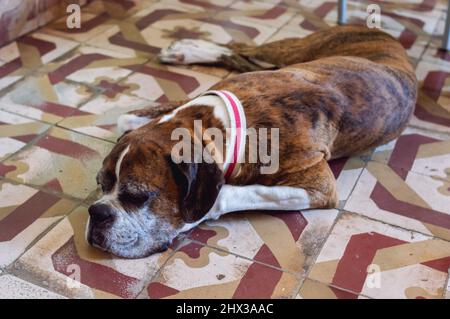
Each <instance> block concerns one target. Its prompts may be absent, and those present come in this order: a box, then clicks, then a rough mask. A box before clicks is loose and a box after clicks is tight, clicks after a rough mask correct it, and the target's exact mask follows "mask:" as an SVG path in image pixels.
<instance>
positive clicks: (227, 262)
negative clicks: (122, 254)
mask: <svg viewBox="0 0 450 319" xmlns="http://www.w3.org/2000/svg"><path fill="white" fill-rule="evenodd" d="M336 2H337V1H331V0H319V1H316V0H314V1H311V0H300V1H297V0H266V1H244V0H225V1H222V0H221V1H219V0H201V1H197V0H195V1H194V0H164V1H157V0H132V1H108V0H94V1H91V2H90V3H89V4H88V5H86V6H85V7H83V9H82V28H81V29H77V30H70V31H69V30H67V29H66V28H65V26H64V19H60V20H57V21H54V22H52V23H50V24H48V25H46V26H43V27H42V28H41V29H39V30H37V31H36V32H33V33H31V34H28V35H25V36H23V37H21V38H19V39H17V40H16V41H14V42H12V43H10V44H8V45H6V46H4V47H2V48H0V298H4V297H18V298H20V297H22V298H29V297H31V298H33V297H38V298H55V297H59V298H63V297H82V298H199V297H210V298H218V297H223V298H246V297H248V298H346V299H352V298H445V297H447V298H449V297H450V292H449V291H450V288H449V283H448V282H449V281H448V269H449V267H450V97H449V96H450V95H449V94H450V55H449V54H448V53H446V52H443V51H440V50H439V43H440V35H441V34H442V30H443V23H444V20H443V16H444V12H445V11H444V10H445V1H443V0H432V1H424V0H403V1H395V2H394V1H384V0H380V1H376V3H378V4H379V5H380V6H381V8H382V12H383V14H384V15H383V16H382V19H383V20H382V27H383V29H384V30H385V31H387V32H389V33H390V34H392V35H393V36H394V37H396V38H398V39H399V40H400V42H401V43H402V44H403V46H404V47H405V48H406V49H407V51H408V54H409V56H410V57H411V61H412V62H413V63H414V65H415V66H416V73H417V77H418V79H419V81H420V86H419V99H418V102H417V107H416V110H415V113H414V116H413V119H412V121H411V123H410V126H409V127H408V128H407V129H406V130H405V131H404V132H403V134H402V135H401V136H400V137H399V138H398V139H397V140H395V141H393V142H391V143H389V144H387V145H383V146H380V147H378V148H376V149H374V150H369V151H367V152H366V153H364V154H360V155H359V156H355V157H352V158H344V159H339V160H335V161H333V162H331V163H330V164H331V167H332V170H333V173H334V175H335V177H336V179H337V184H338V190H339V200H340V202H339V207H338V209H330V210H310V211H302V212H298V211H297V212H296V211H294V212H279V213H276V212H272V213H269V212H247V213H236V214H230V215H227V216H224V217H223V218H221V219H219V220H217V221H211V222H207V223H204V224H202V225H200V226H199V227H197V228H196V229H194V230H193V231H191V232H190V233H188V234H185V235H182V236H180V238H178V239H177V240H176V241H175V242H174V243H173V245H172V246H171V247H170V249H169V250H168V251H166V252H164V253H161V254H156V255H153V256H150V257H148V258H144V259H140V260H125V259H120V258H115V257H114V256H111V255H109V254H106V253H103V252H100V251H98V250H96V249H93V248H91V247H90V246H88V245H87V244H86V242H85V240H84V227H85V224H86V218H87V209H86V207H87V205H88V204H89V203H90V202H91V201H92V200H93V198H95V197H96V196H97V194H98V189H97V188H96V185H95V181H94V178H93V176H94V175H95V173H96V171H97V170H98V168H99V167H100V165H101V161H102V158H103V157H104V156H105V155H106V154H107V153H108V151H109V150H110V149H111V147H112V146H113V143H114V142H115V141H116V139H117V137H118V135H117V131H116V127H115V121H116V118H117V116H118V115H119V114H121V113H123V112H126V111H128V110H132V109H136V108H140V107H143V106H148V105H153V104H155V105H156V104H157V103H158V102H161V101H167V100H179V99H185V98H189V97H194V96H195V95H197V94H199V93H201V92H202V91H204V90H206V89H208V88H209V87H210V86H211V85H213V84H214V83H216V82H218V81H220V79H221V78H225V77H227V76H230V73H229V72H228V71H227V70H224V69H221V68H219V67H205V66H191V67H174V66H166V65H164V66H163V65H159V64H158V63H157V61H156V59H155V56H156V54H157V53H158V52H159V51H160V49H161V48H163V47H166V46H168V45H170V43H172V42H173V41H175V40H177V39H181V38H201V39H207V40H213V41H216V42H218V43H229V42H231V41H240V42H246V43H253V44H261V43H264V42H267V41H275V40H279V39H283V38H286V37H302V36H305V35H307V34H309V33H311V32H314V31H315V30H319V29H321V28H324V27H326V26H327V25H334V24H336ZM371 2H373V1H371ZM365 8H366V4H365V3H364V1H356V0H355V1H349V14H350V20H351V22H353V23H357V24H362V23H364V21H365V18H366V15H367V13H366V11H365Z"/></svg>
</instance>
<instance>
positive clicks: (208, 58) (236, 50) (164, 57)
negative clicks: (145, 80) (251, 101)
mask: <svg viewBox="0 0 450 319" xmlns="http://www.w3.org/2000/svg"><path fill="white" fill-rule="evenodd" d="M257 52H258V47H256V46H249V45H246V44H242V43H235V44H231V45H227V46H222V45H219V44H215V43H212V42H208V41H205V40H195V39H184V40H180V41H176V42H174V43H173V44H172V45H171V46H169V47H168V48H166V49H163V50H161V53H160V54H159V55H158V57H159V60H160V61H161V62H163V63H169V64H221V65H225V66H226V67H228V68H230V69H232V70H235V71H239V72H250V71H261V70H267V69H274V68H278V66H277V65H274V64H271V63H267V62H265V61H263V60H258V59H255V58H253V57H252V56H254V55H256V54H257Z"/></svg>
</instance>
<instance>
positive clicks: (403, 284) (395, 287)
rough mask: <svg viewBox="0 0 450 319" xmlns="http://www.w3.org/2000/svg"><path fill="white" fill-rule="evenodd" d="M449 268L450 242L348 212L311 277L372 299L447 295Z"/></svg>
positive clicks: (321, 255) (323, 250) (335, 229)
mask: <svg viewBox="0 0 450 319" xmlns="http://www.w3.org/2000/svg"><path fill="white" fill-rule="evenodd" d="M449 266H450V242H447V241H443V240H439V239H434V238H432V237H429V236H426V235H423V234H420V233H416V232H411V231H407V230H404V229H399V228H395V227H393V226H390V225H387V224H384V223H381V222H379V221H373V220H369V219H365V218H363V217H360V216H357V215H351V214H347V213H345V214H343V215H341V218H340V220H339V221H338V223H337V224H336V226H335V227H334V229H333V231H332V233H331V234H330V236H329V237H328V239H327V242H326V243H325V245H324V247H323V249H322V251H321V252H320V254H319V256H318V257H317V260H316V263H315V265H314V266H313V268H312V270H311V272H310V273H309V277H310V278H311V279H313V280H316V281H319V282H322V283H325V284H332V285H333V286H335V287H337V288H340V289H345V290H347V291H350V292H353V293H354V294H363V295H365V296H368V297H372V298H409V299H417V298H442V297H443V293H444V288H445V284H446V279H447V269H448V268H449Z"/></svg>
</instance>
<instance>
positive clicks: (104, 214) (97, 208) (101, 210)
mask: <svg viewBox="0 0 450 319" xmlns="http://www.w3.org/2000/svg"><path fill="white" fill-rule="evenodd" d="M88 210H89V215H90V216H91V219H92V220H93V221H94V222H103V221H112V220H113V219H114V213H113V211H112V209H111V207H109V206H108V205H105V204H93V205H91V206H90V207H89V209H88Z"/></svg>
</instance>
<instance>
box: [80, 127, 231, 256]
mask: <svg viewBox="0 0 450 319" xmlns="http://www.w3.org/2000/svg"><path fill="white" fill-rule="evenodd" d="M223 181H224V178H223V172H222V171H221V170H220V169H219V167H218V166H217V165H216V164H215V163H212V164H208V163H180V164H175V162H173V161H172V158H171V155H170V147H168V145H166V143H164V142H160V143H159V142H158V141H157V140H156V139H154V138H146V132H145V130H144V129H139V130H137V131H133V132H130V133H128V134H126V135H125V136H123V137H122V138H121V139H120V140H119V141H118V143H117V144H116V146H115V147H114V148H113V150H112V151H111V153H110V154H109V155H108V156H107V157H106V158H105V160H104V161H103V167H102V169H101V170H100V172H99V173H98V175H97V182H98V184H100V185H101V188H102V192H103V196H102V197H101V198H100V199H99V200H98V201H96V202H95V203H94V204H92V205H91V206H90V207H89V215H90V219H89V223H88V226H87V240H88V242H89V243H90V244H91V245H93V246H96V247H98V248H100V249H102V250H105V251H109V252H111V253H113V254H115V255H117V256H120V257H127V258H140V257H145V256H148V255H150V254H153V253H156V252H160V251H164V250H166V249H167V248H168V246H169V245H170V243H171V241H172V240H173V239H174V238H175V237H176V236H177V235H178V234H179V233H180V232H183V231H186V230H188V229H190V228H192V227H193V226H195V225H196V222H198V221H200V220H201V219H202V218H203V217H204V216H205V215H206V213H207V212H208V211H209V210H210V209H211V207H212V206H213V204H214V202H215V199H216V198H217V195H218V193H219V191H220V188H221V186H222V184H223Z"/></svg>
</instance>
